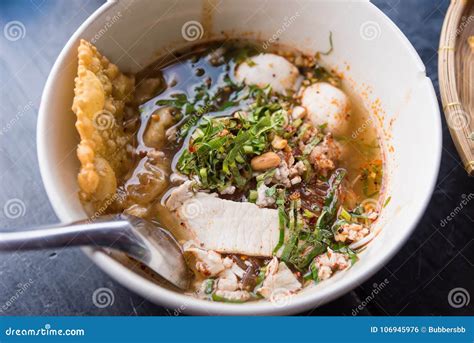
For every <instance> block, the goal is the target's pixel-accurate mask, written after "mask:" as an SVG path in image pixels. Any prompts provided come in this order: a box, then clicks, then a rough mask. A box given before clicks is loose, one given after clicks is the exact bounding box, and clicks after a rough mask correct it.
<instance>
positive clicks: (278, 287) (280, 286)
mask: <svg viewBox="0 0 474 343" xmlns="http://www.w3.org/2000/svg"><path fill="white" fill-rule="evenodd" d="M299 289H301V283H300V282H299V281H298V279H297V278H296V277H295V275H293V273H292V271H291V270H290V268H288V267H287V266H286V264H285V263H284V262H280V263H278V259H277V258H276V257H274V258H273V260H272V261H271V262H270V263H269V264H268V266H267V272H266V276H265V280H264V281H263V284H262V287H260V288H259V289H258V290H257V292H258V293H260V294H261V295H262V296H263V297H265V298H267V299H271V300H272V301H278V300H279V299H280V298H281V297H286V296H288V295H290V294H293V293H294V292H296V291H297V290H299Z"/></svg>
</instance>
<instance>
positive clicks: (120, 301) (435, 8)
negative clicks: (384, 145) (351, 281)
mask: <svg viewBox="0 0 474 343" xmlns="http://www.w3.org/2000/svg"><path fill="white" fill-rule="evenodd" d="M102 2H103V1H98V0H89V1H80V0H74V1H66V0H62V1H61V0H54V1H46V0H31V1H30V0H21V1H15V0H2V1H0V29H2V30H1V31H2V32H0V80H1V82H0V230H5V231H6V230H12V229H14V228H19V227H22V226H31V225H41V224H46V223H54V222H56V221H57V217H56V216H55V214H54V212H53V210H52V208H51V206H50V204H49V201H48V198H47V196H46V193H45V191H44V188H43V185H42V182H41V177H40V174H39V170H38V162H37V157H36V142H35V139H36V118H37V112H38V107H39V102H40V97H41V92H42V89H43V86H44V83H45V81H46V78H47V76H48V73H49V71H50V69H51V67H52V65H53V63H54V61H55V59H56V57H57V55H58V54H59V52H60V50H61V49H62V47H63V46H64V44H65V42H66V41H67V39H68V38H69V37H70V36H71V34H72V33H73V32H74V31H75V30H76V29H77V27H78V26H79V25H80V24H81V23H82V22H83V21H84V20H85V19H86V18H87V17H88V16H89V15H90V14H91V13H92V12H93V11H94V10H95V9H96V8H98V7H99V6H100V5H101V3H102ZM374 3H375V4H376V5H377V6H378V7H379V8H381V9H382V10H383V11H384V12H385V13H386V14H387V15H388V16H389V17H390V18H391V19H392V20H393V21H394V22H395V23H396V24H397V25H398V26H399V27H400V28H401V30H402V31H403V32H404V33H405V34H406V35H407V37H408V38H409V39H410V41H411V42H412V43H413V45H414V46H415V48H416V49H417V51H418V53H419V54H420V56H421V58H422V59H423V61H424V63H425V65H426V67H427V71H428V75H429V76H430V77H431V79H432V80H433V82H434V84H435V87H436V89H437V87H438V77H437V47H438V40H439V32H440V30H441V25H442V21H443V18H444V15H445V12H446V9H447V6H448V4H449V1H448V0H403V1H402V0H376V1H374ZM11 21H19V22H21V24H22V25H23V27H20V36H19V37H17V36H8V37H7V36H6V33H5V32H4V28H5V26H6V25H7V24H8V23H10V22H11ZM2 33H3V34H2ZM7 38H10V39H7ZM12 38H13V39H12ZM443 126H444V127H443V134H444V139H443V159H442V165H441V170H440V175H439V178H438V182H437V185H436V190H435V193H434V195H433V198H432V200H431V203H430V205H429V208H428V210H427V211H426V213H425V215H424V217H423V219H422V220H421V222H420V224H419V225H418V227H417V229H416V231H415V233H414V234H413V235H412V237H411V238H410V240H409V241H408V242H407V244H406V245H405V246H404V247H403V248H402V249H401V250H400V252H399V253H398V254H397V255H396V256H395V257H394V258H393V259H392V260H391V261H390V263H388V264H387V266H386V267H384V268H383V269H382V270H380V271H379V272H378V273H377V274H376V275H375V276H374V277H373V278H371V279H370V280H368V281H367V282H365V283H364V284H362V285H360V286H359V287H357V288H356V289H355V290H354V291H352V292H350V293H348V294H346V295H344V296H342V297H340V298H339V299H337V300H335V301H333V302H331V303H329V304H327V305H324V306H322V307H320V308H317V309H314V310H312V311H309V312H307V313H303V315H353V314H354V313H355V312H358V314H359V315H466V314H471V315H472V314H473V313H474V308H473V303H474V300H473V301H471V302H470V303H469V304H464V306H461V307H459V306H458V305H456V303H453V302H450V301H449V295H450V292H452V291H453V289H454V291H453V292H456V291H457V290H456V288H461V289H462V290H461V292H464V294H465V295H467V296H470V295H474V273H473V271H474V268H473V266H474V243H473V236H474V230H473V228H474V225H473V223H474V220H473V218H474V213H473V209H474V206H473V205H474V204H473V203H472V202H469V203H468V204H467V205H464V206H462V205H461V206H462V207H463V208H462V210H461V211H460V212H459V214H457V215H456V216H455V217H454V218H453V220H452V221H450V222H449V223H448V224H447V225H445V226H442V225H441V220H442V219H443V218H446V216H448V215H449V214H450V213H451V211H453V210H454V209H455V208H457V207H458V208H459V206H460V204H461V202H462V200H463V197H465V196H466V195H469V194H471V193H474V181H473V180H472V179H471V180H470V179H469V178H468V177H467V176H466V173H465V172H464V170H463V168H462V165H461V164H460V161H459V158H458V156H457V154H456V151H455V149H454V146H453V143H452V140H451V138H450V136H449V133H448V130H447V127H446V123H445V121H444V119H443ZM414 144H416V142H415V138H414ZM385 279H387V280H388V282H389V283H388V285H387V286H386V287H384V288H383V290H382V291H380V292H378V294H377V295H376V296H375V297H374V298H373V299H372V295H373V291H374V289H375V288H376V287H377V285H376V284H380V283H381V282H383V280H385ZM103 287H105V288H108V289H110V290H111V292H112V293H113V297H114V301H113V303H112V304H110V305H109V306H106V307H104V308H100V307H97V306H96V305H94V302H93V301H92V295H93V294H94V292H95V291H96V290H97V289H99V288H103ZM451 294H452V293H451ZM366 303H368V304H366ZM361 304H362V305H366V306H363V309H362V310H356V309H357V307H358V306H359V305H361ZM461 305H462V304H461ZM0 314H2V315H173V314H174V313H173V310H167V309H165V308H163V307H160V306H157V305H155V304H152V303H150V302H148V301H146V300H144V299H143V298H141V297H140V296H137V295H136V294H134V293H132V292H130V291H128V290H127V289H125V288H124V287H122V286H121V285H120V284H118V283H116V282H115V281H113V280H112V279H111V278H109V277H108V276H107V275H105V274H104V273H103V272H102V271H101V270H99V269H98V268H97V267H96V266H95V265H94V264H93V263H91V261H90V260H89V259H88V258H87V257H86V256H85V255H83V254H82V252H81V251H80V250H79V249H66V250H57V251H40V252H28V253H14V254H5V253H0Z"/></svg>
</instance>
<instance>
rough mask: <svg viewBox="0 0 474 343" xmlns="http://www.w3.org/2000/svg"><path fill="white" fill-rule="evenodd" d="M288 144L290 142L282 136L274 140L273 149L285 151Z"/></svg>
mask: <svg viewBox="0 0 474 343" xmlns="http://www.w3.org/2000/svg"><path fill="white" fill-rule="evenodd" d="M287 144H288V141H287V140H286V139H283V138H281V137H280V136H275V137H274V138H273V140H272V147H274V148H275V149H278V150H281V149H284V148H285V147H286V146H287Z"/></svg>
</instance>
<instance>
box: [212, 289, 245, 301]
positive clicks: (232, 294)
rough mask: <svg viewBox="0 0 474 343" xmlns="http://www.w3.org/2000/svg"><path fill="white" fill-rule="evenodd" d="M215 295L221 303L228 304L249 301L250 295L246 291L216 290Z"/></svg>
mask: <svg viewBox="0 0 474 343" xmlns="http://www.w3.org/2000/svg"><path fill="white" fill-rule="evenodd" d="M215 295H216V296H218V297H219V298H221V299H222V300H223V301H230V302H244V301H247V300H249V299H250V293H249V292H247V291H223V290H217V291H216V293H215Z"/></svg>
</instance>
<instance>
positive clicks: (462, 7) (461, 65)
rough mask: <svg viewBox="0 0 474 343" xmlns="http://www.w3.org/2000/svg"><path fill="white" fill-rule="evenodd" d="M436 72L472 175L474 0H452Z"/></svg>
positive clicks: (448, 115) (453, 132) (452, 128)
mask: <svg viewBox="0 0 474 343" xmlns="http://www.w3.org/2000/svg"><path fill="white" fill-rule="evenodd" d="M471 36H472V37H473V38H471V39H472V41H471V40H470V37H471ZM470 43H471V44H472V46H471V44H470ZM438 74H439V88H440V93H441V101H442V103H443V110H444V114H445V116H446V121H447V123H448V126H449V130H450V132H451V136H452V137H453V141H454V144H455V145H456V148H457V150H458V153H459V155H460V156H461V160H462V162H463V164H464V168H465V169H466V171H467V172H468V173H469V175H470V176H474V118H473V117H474V1H471V0H452V1H451V4H450V6H449V8H448V12H447V14H446V18H445V19H444V23H443V29H442V31H441V38H440V43H439V55H438Z"/></svg>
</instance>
